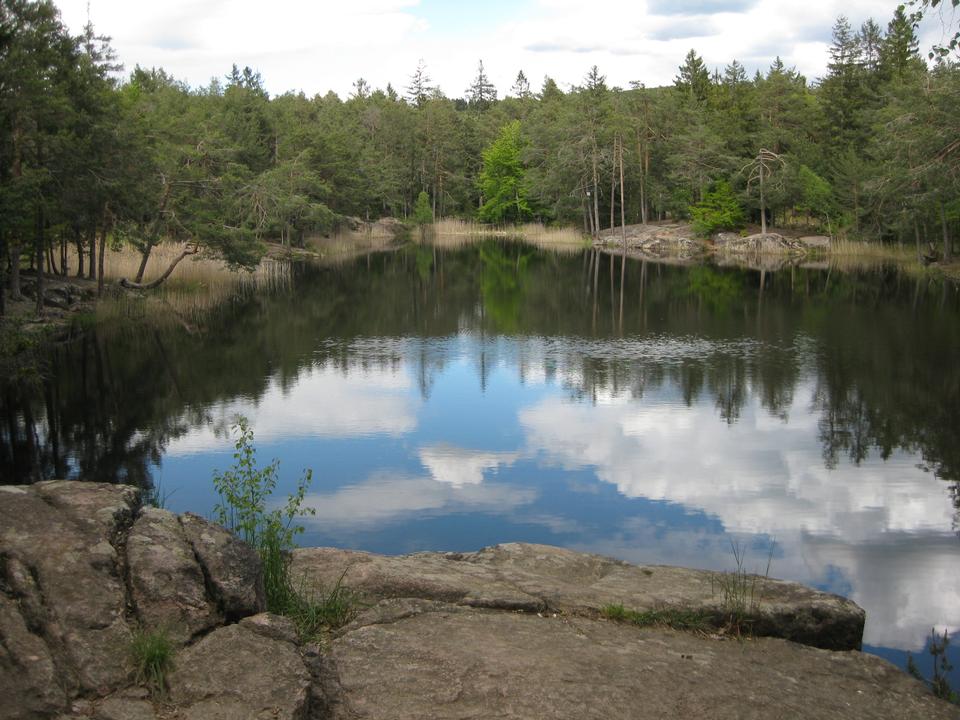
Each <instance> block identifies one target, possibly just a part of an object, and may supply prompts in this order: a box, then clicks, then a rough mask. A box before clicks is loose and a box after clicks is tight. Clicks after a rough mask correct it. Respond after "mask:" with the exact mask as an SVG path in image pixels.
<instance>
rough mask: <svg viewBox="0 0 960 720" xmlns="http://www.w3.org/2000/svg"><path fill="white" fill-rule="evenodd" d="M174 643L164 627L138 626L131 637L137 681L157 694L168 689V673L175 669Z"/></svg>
mask: <svg viewBox="0 0 960 720" xmlns="http://www.w3.org/2000/svg"><path fill="white" fill-rule="evenodd" d="M173 655H174V648H173V643H172V642H171V641H170V638H169V636H168V635H167V632H166V631H165V630H163V629H154V630H147V629H145V628H143V627H137V628H135V629H134V631H133V636H132V637H131V639H130V659H131V662H132V664H133V670H134V676H135V679H136V682H137V683H139V684H142V685H146V686H147V687H148V688H149V689H150V692H151V693H152V694H154V695H155V696H163V695H164V694H165V693H166V690H167V675H168V674H169V673H170V671H171V670H173Z"/></svg>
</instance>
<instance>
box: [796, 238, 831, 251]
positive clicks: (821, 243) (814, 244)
mask: <svg viewBox="0 0 960 720" xmlns="http://www.w3.org/2000/svg"><path fill="white" fill-rule="evenodd" d="M797 241H798V242H800V243H801V244H802V245H804V246H805V247H808V248H822V249H826V248H828V247H830V237H829V236H828V235H804V236H803V237H801V238H798V239H797Z"/></svg>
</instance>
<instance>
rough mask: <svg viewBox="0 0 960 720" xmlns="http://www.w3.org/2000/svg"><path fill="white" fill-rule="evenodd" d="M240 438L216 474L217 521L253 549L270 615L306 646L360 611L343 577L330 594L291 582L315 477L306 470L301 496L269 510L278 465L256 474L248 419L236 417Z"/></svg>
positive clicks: (260, 469)
mask: <svg viewBox="0 0 960 720" xmlns="http://www.w3.org/2000/svg"><path fill="white" fill-rule="evenodd" d="M232 429H233V431H234V432H235V433H236V434H237V440H236V443H235V445H234V447H235V448H236V449H235V452H234V454H233V458H234V466H233V468H232V469H230V470H228V471H226V472H224V473H220V472H215V473H214V476H213V484H214V487H215V488H216V490H217V493H218V494H219V496H220V502H219V503H218V504H217V505H216V507H215V508H214V514H215V517H216V520H217V521H218V522H219V523H220V524H221V525H224V526H225V527H227V528H228V529H230V530H231V531H232V532H233V533H234V534H236V535H237V536H239V537H240V538H241V539H242V540H244V541H246V542H248V543H249V544H250V545H252V546H253V547H254V548H255V549H256V550H257V552H258V553H259V555H260V560H261V563H262V565H263V584H264V589H265V591H266V596H267V597H266V599H267V609H268V610H269V611H270V612H273V613H276V614H278V615H285V616H287V617H289V618H290V619H291V620H293V622H294V624H295V625H296V626H297V631H298V633H299V634H300V638H301V639H302V640H309V639H313V638H315V637H317V635H318V634H319V633H320V631H321V629H322V628H323V627H339V626H341V625H343V624H345V623H346V622H348V620H349V618H350V617H351V616H352V613H353V611H354V608H355V607H356V602H355V598H354V595H353V593H352V592H350V591H349V590H348V589H347V588H345V587H343V584H342V581H343V576H341V577H340V580H338V581H337V584H336V586H335V587H334V588H333V590H332V591H331V592H330V593H328V594H323V593H316V592H312V591H308V590H307V588H305V587H304V585H305V583H304V582H302V581H301V583H300V587H299V588H297V587H295V586H294V582H293V579H292V578H291V576H290V551H291V550H293V548H294V547H295V544H294V542H293V539H294V537H295V536H296V535H298V534H299V533H302V532H303V526H301V525H295V524H294V522H293V521H294V518H296V517H299V516H303V515H312V514H314V513H315V511H314V510H313V509H312V508H304V507H303V501H304V498H305V497H306V493H307V488H308V487H309V485H310V481H311V479H312V477H313V473H312V471H310V470H305V471H304V474H303V477H302V478H301V479H300V482H299V483H298V484H297V491H296V492H295V493H294V494H292V495H289V496H288V497H287V502H286V505H284V506H283V507H280V508H275V509H273V510H267V503H268V502H269V500H270V497H271V495H272V494H273V491H274V489H275V488H276V486H277V470H278V469H279V466H280V462H279V460H274V461H273V462H272V463H270V464H269V465H267V466H266V467H264V468H258V467H257V462H256V449H255V448H254V446H253V429H252V428H251V427H250V426H249V424H248V422H247V419H246V418H244V417H238V418H237V420H236V423H235V424H234V425H233V428H232Z"/></svg>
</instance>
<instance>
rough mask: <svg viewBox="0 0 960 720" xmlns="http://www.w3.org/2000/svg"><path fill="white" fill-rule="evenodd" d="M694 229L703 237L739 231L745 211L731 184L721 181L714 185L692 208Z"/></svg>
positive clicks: (691, 214)
mask: <svg viewBox="0 0 960 720" xmlns="http://www.w3.org/2000/svg"><path fill="white" fill-rule="evenodd" d="M690 216H691V217H692V218H693V227H694V229H695V230H696V231H697V232H698V233H701V234H702V235H712V234H713V233H715V232H719V231H720V230H738V229H739V228H740V227H742V226H743V223H744V217H743V209H742V208H741V207H740V203H739V202H737V198H736V196H735V195H734V194H733V190H732V189H731V188H730V183H728V182H726V181H724V180H720V181H718V182H715V183H714V184H713V187H712V188H711V189H710V190H708V191H707V192H706V193H705V194H704V196H703V200H701V201H700V202H699V203H697V204H696V205H693V206H691V207H690Z"/></svg>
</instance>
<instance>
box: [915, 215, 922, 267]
mask: <svg viewBox="0 0 960 720" xmlns="http://www.w3.org/2000/svg"><path fill="white" fill-rule="evenodd" d="M913 237H914V240H915V241H916V243H917V260H918V261H922V260H923V251H922V250H921V249H920V225H919V224H918V223H917V219H916V218H914V219H913Z"/></svg>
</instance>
